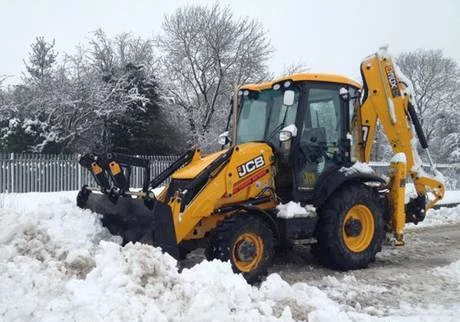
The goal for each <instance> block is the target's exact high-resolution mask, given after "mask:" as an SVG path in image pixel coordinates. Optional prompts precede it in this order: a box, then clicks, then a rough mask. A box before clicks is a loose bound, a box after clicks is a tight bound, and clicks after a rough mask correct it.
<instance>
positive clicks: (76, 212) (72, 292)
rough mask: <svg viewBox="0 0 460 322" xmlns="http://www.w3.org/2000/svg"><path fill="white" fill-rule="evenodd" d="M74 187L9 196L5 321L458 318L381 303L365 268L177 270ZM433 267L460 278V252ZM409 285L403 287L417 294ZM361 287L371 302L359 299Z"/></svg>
mask: <svg viewBox="0 0 460 322" xmlns="http://www.w3.org/2000/svg"><path fill="white" fill-rule="evenodd" d="M75 195H76V192H64V193H29V194H10V195H0V227H1V230H0V299H1V301H0V320H3V321H108V320H110V321H185V320H187V321H293V320H305V321H307V320H308V321H440V320H442V321H458V316H459V314H460V300H459V301H458V302H457V303H456V302H455V300H454V301H453V302H452V301H450V302H448V303H445V305H441V304H436V302H435V304H433V305H430V306H420V305H419V303H414V302H407V301H406V300H405V299H402V300H401V301H400V304H399V305H398V307H397V308H396V309H395V308H392V309H391V310H382V309H381V308H380V307H379V306H378V305H375V304H372V303H374V302H377V303H382V302H383V303H386V302H385V301H383V299H384V298H385V297H386V296H387V292H388V287H386V286H382V285H373V284H371V282H368V281H367V280H366V279H364V278H363V279H361V278H360V277H359V272H357V273H351V274H346V275H344V276H343V275H341V276H340V277H337V276H335V275H333V274H334V273H330V274H331V275H326V276H324V277H323V278H322V279H318V282H307V283H306V282H293V283H291V284H290V283H288V282H286V281H285V280H283V279H282V278H281V277H280V275H279V274H278V273H272V274H271V275H269V276H268V278H267V280H266V281H265V282H263V283H262V284H261V285H260V286H258V287H255V286H250V285H248V284H247V283H246V282H245V280H244V279H243V278H242V276H240V275H236V274H233V273H232V270H231V268H230V266H229V264H228V263H222V262H218V261H213V262H206V261H204V262H202V263H200V264H197V265H195V266H193V267H191V268H187V269H184V270H182V272H178V270H177V268H176V262H175V260H174V259H172V258H171V257H170V256H168V255H164V254H162V253H161V251H160V250H159V249H157V248H154V247H151V246H148V245H142V244H134V245H133V244H128V245H126V246H125V247H121V246H120V245H119V242H120V240H119V238H117V237H113V236H111V235H110V234H109V233H108V232H107V230H106V229H105V228H103V227H102V226H101V225H100V223H99V220H98V218H97V215H95V214H93V213H91V212H90V211H87V210H81V209H79V208H77V207H76V206H75ZM434 218H441V219H439V220H437V219H436V220H435V219H434ZM445 222H451V223H458V222H460V207H457V208H449V209H440V210H435V211H430V212H429V213H428V215H427V219H426V222H424V225H438V224H443V223H445ZM417 232H418V230H415V231H413V232H412V234H416V233H417ZM382 256H383V257H382V258H383V259H385V258H387V257H391V251H389V252H387V253H385V252H384V254H383V255H382ZM385 256H387V257H385ZM383 262H385V261H383ZM304 269H305V270H308V269H309V266H308V265H305V266H304ZM380 269H382V270H383V271H384V267H383V268H382V267H380ZM424 270H425V271H426V272H427V273H428V275H429V276H436V277H437V279H436V283H438V284H439V283H442V281H455V282H456V283H457V284H456V285H458V282H460V256H459V257H458V258H457V260H456V261H455V260H454V261H453V262H452V263H449V264H447V265H445V264H444V265H439V266H435V267H427V268H426V269H424ZM362 271H366V270H362ZM326 272H328V271H326ZM281 275H282V274H281ZM440 281H441V282H440ZM388 283H389V284H390V283H391V278H390V277H389V278H388ZM411 283H413V284H414V285H417V284H419V283H423V281H420V280H413V281H411ZM446 283H447V282H446ZM430 285H431V284H430ZM446 285H447V284H446ZM449 285H450V284H449ZM454 285H455V284H454ZM439 291H440V292H443V293H446V292H447V293H449V292H451V293H452V292H454V293H453V294H451V295H452V296H451V297H453V298H454V299H455V297H456V296H457V295H458V294H460V288H457V289H454V290H453V291H452V286H449V287H444V286H443V285H442V284H441V285H439ZM408 292H409V291H408V290H404V289H401V294H405V295H406V297H409V298H411V297H410V296H409V295H410V294H409V295H407V294H408ZM455 292H457V293H455ZM456 294H457V295H456ZM358 295H359V296H361V297H364V298H369V301H368V302H369V303H371V304H366V305H365V304H361V303H360V302H356V301H354V300H353V301H352V300H350V299H352V298H353V299H355V298H356V297H357V296H358ZM449 299H450V297H449ZM380 300H382V301H380ZM434 300H436V298H435V299H434ZM362 302H363V301H362ZM451 302H452V303H451ZM363 303H364V302H363Z"/></svg>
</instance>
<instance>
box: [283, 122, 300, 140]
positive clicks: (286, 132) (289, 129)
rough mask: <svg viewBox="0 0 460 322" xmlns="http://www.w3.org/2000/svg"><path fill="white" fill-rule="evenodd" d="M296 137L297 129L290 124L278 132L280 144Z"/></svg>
mask: <svg viewBox="0 0 460 322" xmlns="http://www.w3.org/2000/svg"><path fill="white" fill-rule="evenodd" d="M296 136H297V127H296V126H295V125H294V124H290V125H288V126H286V127H285V128H283V129H282V130H281V131H280V142H286V141H289V140H291V139H292V138H295V137H296Z"/></svg>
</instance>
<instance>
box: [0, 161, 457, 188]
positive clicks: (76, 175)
mask: <svg viewBox="0 0 460 322" xmlns="http://www.w3.org/2000/svg"><path fill="white" fill-rule="evenodd" d="M142 157H145V158H148V159H150V160H152V162H151V169H150V170H151V177H152V178H153V177H155V176H156V175H158V174H159V173H160V172H161V171H163V170H164V169H165V168H166V167H168V166H169V165H170V164H171V163H172V162H174V161H175V160H176V159H177V156H174V155H166V156H142ZM79 158H80V155H78V154H64V155H63V154H59V155H53V154H33V153H21V154H17V153H0V193H5V192H33V191H36V192H53V191H70V190H78V189H80V188H81V186H82V185H84V184H88V185H90V186H91V185H93V186H94V185H95V182H94V180H93V178H92V176H91V174H90V173H89V171H87V170H86V169H83V168H82V167H81V166H80V165H79V164H78V160H79ZM371 166H372V167H373V168H374V170H375V171H376V172H377V173H378V174H385V173H387V171H388V163H385V162H372V163H371ZM437 167H438V170H440V171H441V173H443V175H444V176H445V177H446V181H447V182H446V186H447V189H449V190H457V189H459V188H460V182H457V181H458V180H457V178H458V177H459V175H460V164H439V165H438V166H437ZM142 183H143V170H142V169H141V168H136V167H133V169H132V172H131V182H130V186H131V187H141V186H142Z"/></svg>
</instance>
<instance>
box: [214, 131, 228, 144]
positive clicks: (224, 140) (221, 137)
mask: <svg viewBox="0 0 460 322" xmlns="http://www.w3.org/2000/svg"><path fill="white" fill-rule="evenodd" d="M230 141H231V140H230V137H229V133H228V131H225V132H223V133H221V134H220V135H219V138H218V139H217V142H218V143H219V144H220V145H227V144H229V143H230Z"/></svg>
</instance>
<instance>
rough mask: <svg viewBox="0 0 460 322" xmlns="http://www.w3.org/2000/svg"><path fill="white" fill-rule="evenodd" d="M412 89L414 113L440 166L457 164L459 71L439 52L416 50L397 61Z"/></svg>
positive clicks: (398, 58)
mask: <svg viewBox="0 0 460 322" xmlns="http://www.w3.org/2000/svg"><path fill="white" fill-rule="evenodd" d="M397 62H398V65H399V66H400V68H401V70H402V72H403V73H404V74H405V75H406V76H407V77H408V78H409V79H410V80H411V82H412V83H413V85H414V91H415V101H416V106H415V107H416V110H417V114H418V116H419V118H420V122H421V124H422V126H423V129H424V131H425V134H426V136H427V140H428V143H429V144H430V148H431V150H432V152H434V153H432V154H433V155H434V156H435V158H436V159H437V160H438V161H439V162H446V161H447V162H449V161H454V160H455V161H457V160H458V159H457V157H458V153H457V152H456V151H459V150H460V145H459V143H460V142H459V138H460V116H459V114H458V110H459V107H460V99H459V98H460V69H459V67H458V64H457V62H456V61H455V60H453V59H452V58H449V57H445V56H444V55H443V53H442V51H441V50H425V49H423V50H421V49H420V50H416V51H413V52H408V53H402V54H400V55H399V56H398V57H397Z"/></svg>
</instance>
